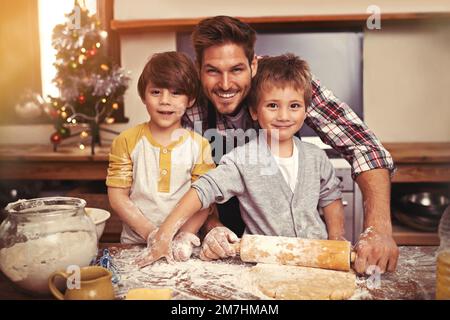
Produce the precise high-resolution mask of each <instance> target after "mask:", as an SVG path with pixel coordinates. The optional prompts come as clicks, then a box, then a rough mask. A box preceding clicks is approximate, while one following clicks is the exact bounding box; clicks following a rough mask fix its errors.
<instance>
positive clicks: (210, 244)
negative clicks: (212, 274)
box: [200, 227, 239, 260]
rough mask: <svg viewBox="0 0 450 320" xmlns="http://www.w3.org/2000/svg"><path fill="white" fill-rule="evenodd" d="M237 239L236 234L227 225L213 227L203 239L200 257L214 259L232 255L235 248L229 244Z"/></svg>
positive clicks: (234, 253) (234, 252)
mask: <svg viewBox="0 0 450 320" xmlns="http://www.w3.org/2000/svg"><path fill="white" fill-rule="evenodd" d="M238 240H239V238H238V237H237V235H236V234H235V233H234V232H233V231H231V230H230V229H228V228H227V227H215V228H214V229H212V230H211V231H210V232H209V233H208V234H207V235H206V237H205V239H204V240H203V245H202V250H201V251H200V259H202V260H214V259H220V258H227V257H234V256H235V255H236V250H235V249H234V248H233V246H232V245H231V244H232V243H235V242H237V241H238Z"/></svg>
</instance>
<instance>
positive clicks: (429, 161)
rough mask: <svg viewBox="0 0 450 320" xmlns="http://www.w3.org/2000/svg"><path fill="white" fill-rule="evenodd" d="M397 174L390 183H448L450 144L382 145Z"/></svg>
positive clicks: (449, 177) (449, 179) (449, 178)
mask: <svg viewBox="0 0 450 320" xmlns="http://www.w3.org/2000/svg"><path fill="white" fill-rule="evenodd" d="M383 145H384V146H385V147H386V149H387V150H388V151H389V152H390V153H391V155H392V158H393V159H394V163H395V165H396V167H397V172H396V174H395V175H394V177H393V179H392V182H444V183H445V182H450V143H449V142H437V143H436V142H432V143H424V142H422V143H383Z"/></svg>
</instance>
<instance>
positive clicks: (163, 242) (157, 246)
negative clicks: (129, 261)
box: [135, 232, 174, 268]
mask: <svg viewBox="0 0 450 320" xmlns="http://www.w3.org/2000/svg"><path fill="white" fill-rule="evenodd" d="M149 239H150V240H149ZM147 242H148V244H150V246H148V247H147V250H146V252H145V253H144V254H142V255H141V256H140V257H139V258H138V259H136V261H135V262H136V264H137V265H138V266H139V267H140V268H143V267H146V266H148V265H150V264H152V263H153V262H156V261H158V260H159V259H161V258H166V260H167V262H169V263H173V261H174V259H173V253H172V250H171V247H172V239H171V238H170V237H164V236H160V234H159V233H158V232H156V234H155V235H154V236H153V237H150V235H149V237H148V238H147Z"/></svg>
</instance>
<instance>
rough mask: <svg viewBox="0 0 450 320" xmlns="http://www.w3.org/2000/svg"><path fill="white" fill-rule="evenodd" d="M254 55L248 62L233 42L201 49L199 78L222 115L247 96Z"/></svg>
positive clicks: (241, 50)
mask: <svg viewBox="0 0 450 320" xmlns="http://www.w3.org/2000/svg"><path fill="white" fill-rule="evenodd" d="M257 66H258V62H257V60H256V57H255V58H254V59H253V61H252V63H251V65H250V64H249V62H248V59H247V57H246V55H245V52H244V49H242V47H241V46H239V45H237V44H233V43H227V44H223V45H217V46H212V47H209V48H207V49H206V50H205V51H204V52H203V60H202V65H201V66H200V80H201V83H202V88H203V92H204V93H205V95H206V97H208V99H209V100H210V101H211V102H212V103H213V104H214V106H215V107H216V109H217V111H218V112H220V113H221V114H232V113H233V112H234V111H236V109H237V107H238V106H239V104H240V103H241V102H242V100H244V98H245V97H246V96H247V94H248V92H249V90H250V85H251V80H252V77H254V76H255V74H256V69H257Z"/></svg>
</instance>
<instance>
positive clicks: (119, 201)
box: [108, 187, 156, 240]
mask: <svg viewBox="0 0 450 320" xmlns="http://www.w3.org/2000/svg"><path fill="white" fill-rule="evenodd" d="M129 194H130V188H113V187H108V198H109V203H110V205H111V208H113V209H114V211H115V212H116V213H117V215H118V216H119V218H120V220H122V221H123V222H124V223H125V224H127V225H128V226H129V227H130V228H131V229H132V230H134V231H135V232H136V233H137V234H138V235H139V236H141V237H142V238H143V239H144V240H145V239H147V237H148V235H149V234H150V233H151V232H152V231H153V230H154V229H156V226H155V225H153V224H152V223H151V222H150V221H149V220H148V219H147V218H146V217H144V215H143V214H142V212H141V211H140V210H139V209H138V207H136V206H135V204H134V203H133V202H132V201H131V200H130V196H129Z"/></svg>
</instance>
